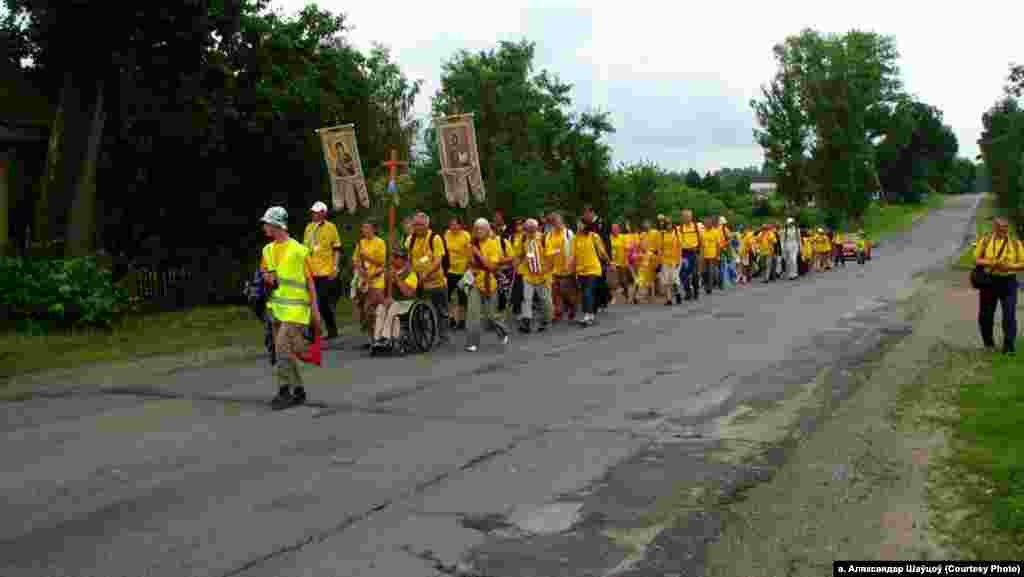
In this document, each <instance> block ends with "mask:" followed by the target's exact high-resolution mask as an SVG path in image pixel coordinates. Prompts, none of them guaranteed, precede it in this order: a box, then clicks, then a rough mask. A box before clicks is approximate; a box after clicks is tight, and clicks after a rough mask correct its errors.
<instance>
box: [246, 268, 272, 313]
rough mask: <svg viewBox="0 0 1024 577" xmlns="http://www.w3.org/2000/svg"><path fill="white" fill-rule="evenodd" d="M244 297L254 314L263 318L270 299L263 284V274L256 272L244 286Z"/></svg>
mask: <svg viewBox="0 0 1024 577" xmlns="http://www.w3.org/2000/svg"><path fill="white" fill-rule="evenodd" d="M242 296H244V297H245V301H246V304H248V305H249V308H250V309H252V312H253V313H255V314H256V316H258V317H261V318H262V317H263V312H264V311H265V310H266V308H267V299H268V298H269V297H270V295H269V293H268V291H267V287H266V285H265V284H263V273H262V272H261V271H256V273H255V274H253V276H252V278H251V279H250V280H248V281H246V282H244V283H243V284H242Z"/></svg>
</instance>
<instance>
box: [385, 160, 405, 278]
mask: <svg viewBox="0 0 1024 577" xmlns="http://www.w3.org/2000/svg"><path fill="white" fill-rule="evenodd" d="M408 164H409V163H408V162H399V161H398V150H396V149H394V148H392V149H391V160H386V161H384V166H386V167H387V168H388V186H387V190H386V192H385V193H384V196H385V198H387V203H388V245H387V250H386V251H385V255H386V256H385V257H384V267H385V268H384V270H385V271H386V272H387V274H385V275H384V294H385V295H387V296H389V297H390V296H391V243H392V242H394V238H395V201H394V197H393V196H392V194H397V190H398V182H397V180H396V177H397V176H398V167H399V166H405V165H408Z"/></svg>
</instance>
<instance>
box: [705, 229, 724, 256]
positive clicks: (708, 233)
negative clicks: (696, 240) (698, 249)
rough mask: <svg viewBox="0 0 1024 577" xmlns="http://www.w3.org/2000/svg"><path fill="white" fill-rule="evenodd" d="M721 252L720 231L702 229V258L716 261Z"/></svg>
mask: <svg viewBox="0 0 1024 577" xmlns="http://www.w3.org/2000/svg"><path fill="white" fill-rule="evenodd" d="M721 250H722V231H721V230H720V229H719V228H717V227H715V228H706V229H704V258H706V259H710V260H717V259H718V256H719V253H720V252H721Z"/></svg>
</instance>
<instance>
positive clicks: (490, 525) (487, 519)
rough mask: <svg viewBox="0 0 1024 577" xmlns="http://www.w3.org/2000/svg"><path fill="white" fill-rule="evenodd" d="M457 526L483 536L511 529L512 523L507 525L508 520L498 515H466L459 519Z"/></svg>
mask: <svg viewBox="0 0 1024 577" xmlns="http://www.w3.org/2000/svg"><path fill="white" fill-rule="evenodd" d="M459 525H462V526H463V527H465V528H466V529H472V530H474V531H479V532H481V533H484V534H487V533H493V532H495V531H501V530H506V529H511V528H512V527H513V525H512V523H509V521H508V519H506V518H505V516H504V515H502V514H500V513H487V514H484V515H466V516H464V517H462V518H461V519H459Z"/></svg>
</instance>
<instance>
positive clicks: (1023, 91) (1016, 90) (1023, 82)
mask: <svg viewBox="0 0 1024 577" xmlns="http://www.w3.org/2000/svg"><path fill="white" fill-rule="evenodd" d="M1006 94H1007V96H1015V97H1017V98H1020V97H1021V96H1024V64H1013V65H1010V75H1009V76H1008V77H1007V79H1006Z"/></svg>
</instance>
